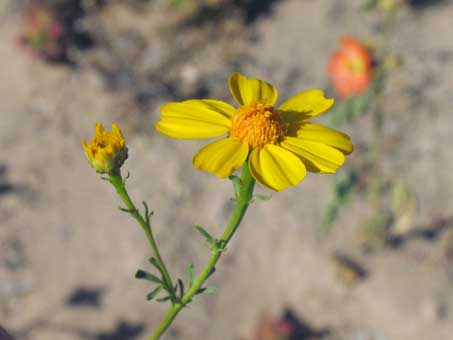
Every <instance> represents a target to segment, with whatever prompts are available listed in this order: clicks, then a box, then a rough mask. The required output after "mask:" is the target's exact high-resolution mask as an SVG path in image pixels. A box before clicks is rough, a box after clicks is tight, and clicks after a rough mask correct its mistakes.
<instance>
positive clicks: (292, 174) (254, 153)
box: [156, 73, 353, 191]
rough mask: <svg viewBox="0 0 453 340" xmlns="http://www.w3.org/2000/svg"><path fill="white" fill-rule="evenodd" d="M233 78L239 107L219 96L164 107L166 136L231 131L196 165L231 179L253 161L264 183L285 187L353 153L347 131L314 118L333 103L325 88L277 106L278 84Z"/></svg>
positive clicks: (253, 168)
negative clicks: (309, 172)
mask: <svg viewBox="0 0 453 340" xmlns="http://www.w3.org/2000/svg"><path fill="white" fill-rule="evenodd" d="M228 81H229V85H230V90H231V93H232V95H233V97H234V99H235V100H236V102H237V103H238V104H239V107H238V108H235V107H233V106H232V105H230V104H228V103H225V102H223V101H219V100H213V99H200V100H186V101H182V102H171V103H167V104H165V105H164V106H163V107H162V108H161V112H162V118H161V120H160V121H159V122H158V123H157V124H156V129H157V131H159V132H160V133H162V134H164V135H166V136H169V137H172V138H178V139H207V138H213V137H220V136H225V138H222V139H220V140H217V141H215V142H212V143H210V144H208V145H206V146H205V147H203V148H202V149H201V150H200V151H199V152H198V153H197V154H196V155H195V157H194V159H193V165H194V166H195V167H196V168H198V169H200V170H204V171H207V172H210V173H213V174H215V175H217V176H218V177H220V178H226V177H228V176H230V175H231V174H232V172H233V171H234V170H235V169H239V168H240V167H241V166H242V165H243V164H244V162H246V161H247V162H248V164H249V167H250V171H251V173H252V175H253V177H254V178H255V179H256V180H257V181H258V182H260V183H261V184H263V185H264V186H266V187H268V188H270V189H273V190H275V191H281V190H284V189H287V188H289V187H291V186H293V185H296V184H298V183H299V182H301V181H302V179H303V178H304V177H305V174H306V171H307V170H308V171H312V172H321V173H334V172H336V170H337V168H338V167H340V166H341V165H342V164H343V163H344V160H345V156H344V155H345V154H349V153H351V152H352V150H353V145H352V143H351V140H350V139H349V137H348V136H347V135H345V134H343V133H341V132H338V131H335V130H333V129H330V128H327V127H324V126H322V125H318V124H314V123H309V122H308V120H309V119H310V118H313V117H315V116H318V115H319V114H321V113H323V112H325V111H326V110H328V109H329V108H330V107H331V106H332V105H333V102H334V100H333V99H326V98H325V97H324V93H323V92H322V91H321V90H308V91H305V92H301V93H298V94H296V95H295V96H294V97H292V98H290V99H288V100H287V101H285V102H284V103H283V104H281V105H280V106H278V107H277V106H275V103H276V102H277V98H278V93H277V89H276V88H275V87H274V86H272V85H271V84H269V83H267V82H265V81H262V80H258V79H250V78H247V77H245V76H243V75H242V74H240V73H233V74H232V75H231V76H230V78H229V80H228Z"/></svg>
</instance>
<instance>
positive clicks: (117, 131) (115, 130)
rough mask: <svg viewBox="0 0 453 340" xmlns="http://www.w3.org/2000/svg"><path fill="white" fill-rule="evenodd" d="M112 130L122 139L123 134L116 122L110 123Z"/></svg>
mask: <svg viewBox="0 0 453 340" xmlns="http://www.w3.org/2000/svg"><path fill="white" fill-rule="evenodd" d="M112 132H113V133H114V134H115V135H117V136H118V137H119V138H120V139H124V137H123V134H122V133H121V129H120V127H119V126H118V125H117V124H116V123H112Z"/></svg>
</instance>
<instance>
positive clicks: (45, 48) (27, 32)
mask: <svg viewBox="0 0 453 340" xmlns="http://www.w3.org/2000/svg"><path fill="white" fill-rule="evenodd" d="M62 36H63V26H62V24H61V23H60V21H59V19H58V18H57V16H56V15H55V13H54V11H52V10H51V9H50V8H49V7H47V6H46V5H44V4H41V3H40V2H37V3H31V5H30V6H29V7H28V8H27V10H26V13H25V15H24V28H23V33H22V36H21V39H20V41H21V42H22V43H23V44H24V45H26V46H28V47H29V48H30V49H31V50H32V51H33V52H35V53H36V54H38V55H39V56H41V57H43V58H50V59H53V58H58V57H60V56H61V54H62V53H63V46H62V42H61V38H62Z"/></svg>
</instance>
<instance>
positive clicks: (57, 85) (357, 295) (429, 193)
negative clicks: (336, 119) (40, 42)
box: [0, 0, 453, 340]
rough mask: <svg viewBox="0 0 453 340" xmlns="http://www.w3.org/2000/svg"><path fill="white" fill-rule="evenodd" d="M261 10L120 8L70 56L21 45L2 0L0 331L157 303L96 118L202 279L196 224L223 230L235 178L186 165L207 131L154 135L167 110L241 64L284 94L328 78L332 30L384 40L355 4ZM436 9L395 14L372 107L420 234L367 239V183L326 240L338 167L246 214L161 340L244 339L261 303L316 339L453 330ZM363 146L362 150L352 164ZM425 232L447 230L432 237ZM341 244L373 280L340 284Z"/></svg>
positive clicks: (80, 324)
mask: <svg viewBox="0 0 453 340" xmlns="http://www.w3.org/2000/svg"><path fill="white" fill-rule="evenodd" d="M425 2H426V1H425ZM156 3H160V2H159V1H157V2H156ZM266 3H267V2H266ZM269 3H270V4H269V6H268V7H267V8H266V11H264V12H261V13H256V14H254V15H253V16H246V17H245V19H244V18H243V16H242V14H241V13H239V12H238V11H237V9H235V8H234V7H228V6H226V8H225V13H223V14H222V13H221V12H220V13H219V12H215V11H214V13H211V14H210V13H207V14H206V13H205V14H203V13H201V14H200V13H198V14H199V15H198V16H196V15H194V14H192V13H184V12H183V13H177V14H174V13H173V12H170V11H169V10H168V9H164V8H163V7H162V6H161V7H159V5H158V4H157V5H149V6H157V7H156V8H155V10H151V9H149V8H148V9H147V10H142V7H140V6H144V5H143V4H140V5H126V4H124V3H121V2H116V1H112V3H111V4H109V5H107V6H105V7H103V8H101V9H99V10H97V12H93V13H89V15H87V16H86V18H85V19H84V21H83V23H84V25H86V27H88V28H87V29H93V30H94V31H95V32H97V33H96V34H97V35H93V37H92V39H93V40H94V41H95V44H94V46H93V47H91V48H89V49H87V50H86V51H82V50H80V49H79V50H74V51H72V50H71V51H70V52H71V57H73V58H74V60H76V64H75V65H73V66H67V65H64V64H58V63H57V64H56V63H45V62H43V61H42V60H40V59H39V58H36V57H33V56H31V55H30V53H29V52H28V51H26V50H25V49H24V48H23V47H20V46H18V44H16V41H17V38H18V36H19V35H20V30H21V19H20V12H19V6H18V5H17V4H16V3H15V2H14V1H6V2H5V3H3V2H2V4H1V5H0V42H2V43H1V44H0V65H1V66H0V79H2V80H3V81H2V82H1V83H0V99H1V100H0V117H1V119H0V150H1V153H0V221H1V225H2V227H1V228H0V326H2V327H4V328H5V329H6V330H7V331H8V332H9V333H11V335H12V336H14V337H15V338H16V339H17V340H22V339H29V340H61V339H64V340H80V339H90V340H91V339H93V340H105V339H110V340H111V339H121V340H127V339H146V338H147V336H149V334H150V331H151V330H152V327H153V326H155V325H156V323H157V322H158V321H159V320H160V318H161V317H162V316H163V314H164V313H165V310H166V308H165V307H166V305H164V304H157V303H154V302H147V301H146V300H145V295H146V294H147V293H148V292H149V291H150V287H149V286H148V285H147V284H146V283H145V282H142V281H138V280H136V279H134V274H135V272H136V270H137V269H139V268H141V269H148V270H150V266H149V263H148V262H147V259H148V258H149V257H150V255H151V254H150V252H149V250H148V248H147V244H146V240H145V238H144V235H143V234H142V231H141V230H140V228H139V227H138V226H137V225H136V224H135V223H134V221H132V220H131V219H130V218H129V216H127V215H126V214H124V213H122V212H120V211H119V210H117V209H116V207H117V206H118V204H119V199H118V198H117V196H116V195H115V194H114V191H113V189H112V188H111V187H110V186H109V184H108V183H107V182H104V181H101V180H100V179H99V176H98V175H97V174H95V172H94V171H93V170H92V169H91V168H90V167H89V166H88V164H87V161H86V159H85V155H84V154H83V151H82V148H81V143H80V139H81V138H82V137H84V138H87V139H88V138H90V136H92V134H93V124H94V122H97V121H102V122H104V124H105V125H109V124H110V123H111V122H112V121H118V122H119V124H120V125H121V126H122V127H123V130H124V134H125V136H126V139H127V143H128V146H129V153H130V158H129V159H128V161H127V163H126V165H125V166H124V170H126V171H130V174H131V176H130V178H129V179H128V181H127V184H128V188H129V190H130V194H131V196H132V197H133V198H134V200H135V201H136V202H137V203H138V202H141V201H146V202H148V204H149V205H150V207H151V208H152V209H153V210H154V211H155V215H154V217H153V222H154V230H155V233H156V237H157V239H158V243H159V245H160V246H161V251H162V253H163V256H164V258H165V259H166V261H168V263H169V267H170V268H171V269H170V270H171V272H172V273H174V276H182V277H184V278H185V277H186V273H187V267H188V266H189V264H190V263H194V264H195V266H196V268H197V269H198V270H200V268H201V266H202V265H203V264H204V263H205V261H206V259H207V258H208V256H209V249H208V248H207V247H206V246H205V244H204V242H203V240H202V239H201V237H200V236H199V235H198V234H197V233H196V232H195V230H194V228H193V225H194V224H200V225H203V226H204V227H205V228H206V229H208V230H210V231H211V232H212V233H213V234H214V235H217V234H219V233H220V232H221V230H222V228H221V226H222V225H223V224H225V223H226V221H227V219H228V216H229V214H230V212H231V210H232V207H233V203H232V201H231V200H230V197H231V184H230V182H229V181H228V180H219V179H217V178H215V177H214V176H211V175H209V174H205V173H201V172H199V171H197V170H196V169H194V168H193V167H192V165H191V159H192V156H193V155H194V154H195V152H196V151H197V150H198V149H199V148H200V146H202V145H204V144H205V143H204V142H192V141H189V142H186V141H177V140H170V139H168V138H165V137H163V136H161V135H158V134H157V133H156V132H155V130H154V128H153V124H154V123H155V122H156V121H157V120H158V118H159V107H160V105H161V104H162V103H164V102H165V101H168V100H181V99H184V98H194V97H208V96H209V97H212V98H220V99H226V100H230V99H229V98H230V95H229V93H228V87H227V83H226V79H227V77H228V75H229V74H230V73H231V72H233V71H235V70H239V71H242V72H244V73H245V74H247V75H249V76H253V77H257V78H261V79H266V80H268V81H270V82H271V83H273V84H275V85H276V86H277V87H278V89H279V92H280V93H281V95H280V96H281V99H284V98H287V97H289V96H290V95H291V94H294V93H296V92H298V91H301V90H304V89H308V88H325V89H329V86H330V85H329V83H328V81H327V76H326V63H327V59H328V56H329V53H331V52H332V51H333V50H334V48H335V46H336V44H337V39H338V38H339V37H340V36H342V35H345V34H350V35H355V36H358V37H360V38H362V39H372V38H373V37H374V36H375V35H376V23H377V21H378V20H379V17H378V15H377V14H376V13H372V12H371V13H364V12H361V3H362V2H361V1H358V0H348V1H347V0H338V1H337V0H336V1H332V0H318V1H301V0H282V1H273V2H269ZM430 3H431V2H428V4H427V5H426V6H416V7H410V6H405V7H403V8H402V9H401V10H400V12H399V13H398V17H397V29H396V31H395V35H394V38H393V39H392V45H393V48H394V50H395V52H396V53H397V54H398V55H400V56H401V57H402V59H403V65H402V66H401V67H400V68H398V69H396V70H395V71H394V72H392V73H391V75H390V77H389V80H388V87H387V90H386V92H385V100H384V103H383V107H384V110H383V111H384V112H385V125H384V136H383V139H384V140H383V149H384V157H383V160H382V169H383V172H384V173H385V175H386V176H389V177H398V178H402V179H403V180H404V182H405V183H406V184H407V186H408V188H409V189H410V191H411V192H412V193H413V194H414V197H415V198H416V202H417V209H416V211H415V212H414V216H413V220H414V222H413V224H414V226H413V227H412V228H413V230H421V231H422V232H420V233H417V232H414V233H413V234H414V235H415V236H414V237H410V238H407V239H405V241H404V242H402V244H401V245H400V246H399V247H397V248H394V247H382V248H380V249H378V250H376V251H373V252H371V253H370V252H364V251H363V248H362V247H361V241H360V236H358V235H359V234H360V230H361V228H363V224H364V223H365V221H366V219H367V217H368V214H369V207H368V204H367V200H366V199H365V198H364V197H361V196H360V195H359V194H358V196H357V197H356V198H354V199H352V200H351V202H350V204H349V205H348V206H347V207H346V208H344V210H343V211H342V213H341V215H340V219H339V220H338V221H337V222H336V224H335V227H334V228H333V230H332V232H331V233H330V234H329V237H328V238H327V239H324V240H320V239H319V238H318V237H317V235H318V232H317V230H318V228H319V225H320V224H321V221H322V216H323V214H324V210H325V206H326V204H327V202H328V201H329V199H330V197H331V183H332V177H333V176H331V175H316V174H309V175H308V176H307V177H306V179H305V180H304V182H303V183H302V184H301V185H299V186H297V187H294V188H291V189H289V190H287V191H284V192H282V193H278V194H274V195H273V198H272V200H270V201H267V202H256V203H254V204H253V205H252V206H251V208H250V210H249V212H248V214H247V216H246V218H245V220H244V223H243V225H242V226H241V228H240V230H239V232H238V233H237V235H236V236H235V238H234V240H233V241H232V243H231V244H230V246H229V247H228V249H227V251H226V252H225V254H224V257H223V258H222V260H221V262H220V263H219V266H218V270H217V272H216V274H215V275H214V276H213V277H212V279H211V281H210V282H211V283H212V284H214V285H216V286H217V287H218V288H219V290H218V292H217V293H216V294H213V295H208V296H204V297H201V298H200V299H199V302H200V303H199V304H195V305H193V306H192V307H191V308H190V310H189V311H187V310H186V311H183V312H182V313H181V314H180V316H179V317H178V319H177V320H176V322H175V323H174V324H173V326H172V328H171V330H170V331H169V332H168V333H167V334H166V336H165V337H164V339H184V340H191V339H194V340H195V339H197V340H199V339H203V340H224V339H225V340H230V339H250V338H251V337H252V334H253V331H254V329H255V327H256V325H257V322H258V320H259V318H260V316H261V315H262V314H263V313H268V314H272V315H276V316H278V315H280V314H281V312H282V311H283V310H285V309H290V310H292V311H293V312H294V313H295V315H297V317H298V318H299V319H300V320H303V321H304V322H305V323H306V324H307V325H309V326H310V327H311V328H312V329H315V330H320V331H321V330H325V331H326V332H320V334H322V335H319V336H312V337H311V339H330V340H333V339H344V340H359V339H360V340H364V339H370V340H371V339H374V340H378V339H379V340H426V339H436V340H451V339H453V335H452V334H453V322H452V321H453V314H452V313H453V270H452V268H453V267H452V266H453V246H452V243H453V233H452V230H450V229H451V228H450V227H451V221H450V219H451V217H452V215H453V210H452V207H453V171H451V169H453V151H452V149H451V147H449V145H450V142H451V136H452V128H451V127H452V126H453V115H452V114H451V108H452V107H453V96H452V95H451V90H452V80H451V75H452V74H453V45H452V39H451V37H452V36H453V20H452V17H453V3H451V2H449V1H444V2H435V3H434V2H432V4H430ZM187 11H189V10H187ZM210 15H212V16H213V17H212V18H210ZM213 18H214V20H213ZM93 27H95V28H93ZM319 121H320V122H324V121H325V120H324V118H321V119H320V120H319ZM369 125H370V117H369V116H367V115H365V116H363V117H361V118H360V119H358V120H356V121H354V122H353V123H351V124H349V125H347V126H344V127H342V129H343V130H345V131H346V132H347V133H348V134H349V135H350V136H351V138H352V140H353V141H354V143H355V144H356V146H360V145H365V144H366V143H367V141H368V140H369V130H370V129H369ZM357 157H361V153H360V147H359V151H358V152H357V153H355V154H354V155H353V156H352V157H350V158H349V161H350V162H351V161H353V160H354V159H356V158H357ZM258 191H259V192H261V193H265V194H268V192H267V191H266V190H265V189H263V188H262V187H259V188H258ZM439 225H440V227H438V226H439ZM429 228H437V229H439V230H437V229H436V230H435V231H433V232H432V233H431V234H430V233H423V231H426V230H428V231H430V230H429ZM337 253H341V254H344V255H345V256H347V257H348V258H352V259H354V260H355V261H357V262H358V263H359V264H360V266H362V267H363V268H364V269H365V270H366V273H367V275H366V276H365V277H364V278H363V279H357V280H356V279H354V280H352V281H353V282H350V281H351V280H345V278H344V277H345V276H344V275H343V276H342V275H341V273H342V270H347V268H346V269H345V268H343V266H341V265H339V264H338V260H334V259H333V258H334V254H337ZM0 338H1V336H0ZM309 338H310V337H306V338H304V339H309Z"/></svg>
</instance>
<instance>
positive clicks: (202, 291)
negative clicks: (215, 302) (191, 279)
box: [195, 286, 218, 295]
mask: <svg viewBox="0 0 453 340" xmlns="http://www.w3.org/2000/svg"><path fill="white" fill-rule="evenodd" d="M217 290H218V289H217V287H215V286H209V287H204V288H200V289H198V290H197V292H196V293H195V294H196V295H199V294H214V293H215V292H217Z"/></svg>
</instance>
